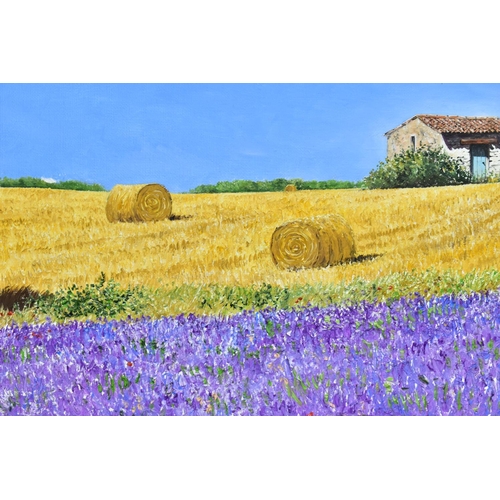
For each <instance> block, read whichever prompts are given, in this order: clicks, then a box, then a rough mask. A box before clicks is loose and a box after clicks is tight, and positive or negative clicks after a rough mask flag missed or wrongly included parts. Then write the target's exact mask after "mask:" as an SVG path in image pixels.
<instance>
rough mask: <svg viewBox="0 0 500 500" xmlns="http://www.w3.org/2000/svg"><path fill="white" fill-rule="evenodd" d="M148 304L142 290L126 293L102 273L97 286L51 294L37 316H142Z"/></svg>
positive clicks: (43, 299)
mask: <svg viewBox="0 0 500 500" xmlns="http://www.w3.org/2000/svg"><path fill="white" fill-rule="evenodd" d="M145 300H146V299H145V294H144V291H143V290H142V289H141V288H139V287H135V288H130V287H128V288H127V289H122V288H120V285H119V284H118V283H117V282H116V281H114V280H112V279H111V280H109V281H106V276H105V275H104V273H101V276H100V277H99V280H98V281H97V283H92V284H87V285H85V287H84V288H79V287H77V286H76V285H73V286H71V287H70V288H68V289H66V290H58V291H57V292H55V293H54V294H47V295H45V296H42V297H41V298H39V299H38V300H37V301H36V302H35V304H34V307H35V309H36V310H37V312H39V313H43V314H49V315H51V316H52V317H54V318H57V319H65V318H78V317H82V316H83V317H85V316H91V315H93V316H96V317H98V318H99V317H107V318H111V317H114V316H117V315H119V314H121V313H140V312H141V311H142V310H143V308H144V305H145Z"/></svg>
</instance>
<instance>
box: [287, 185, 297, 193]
mask: <svg viewBox="0 0 500 500" xmlns="http://www.w3.org/2000/svg"><path fill="white" fill-rule="evenodd" d="M285 191H287V192H288V191H297V186H296V185H295V184H287V185H286V186H285Z"/></svg>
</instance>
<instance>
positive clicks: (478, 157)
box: [470, 144, 488, 177]
mask: <svg viewBox="0 0 500 500" xmlns="http://www.w3.org/2000/svg"><path fill="white" fill-rule="evenodd" d="M470 159H471V167H472V175H473V176H474V177H485V176H486V173H487V171H488V150H487V149H486V146H480V145H478V144H472V145H471V147H470Z"/></svg>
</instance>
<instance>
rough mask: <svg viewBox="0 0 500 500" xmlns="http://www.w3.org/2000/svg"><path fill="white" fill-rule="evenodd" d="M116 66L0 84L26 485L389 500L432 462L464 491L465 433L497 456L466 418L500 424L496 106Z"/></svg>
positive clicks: (5, 372) (450, 87)
mask: <svg viewBox="0 0 500 500" xmlns="http://www.w3.org/2000/svg"><path fill="white" fill-rule="evenodd" d="M318 22H320V21H318ZM148 33H149V32H148ZM151 33H152V32H151ZM211 33H212V35H211V36H214V37H216V34H214V33H213V31H212V32H211ZM129 36H130V33H128V34H127V37H129ZM127 37H123V40H124V41H123V43H124V47H125V48H127V53H128V54H133V53H134V52H133V50H131V49H132V47H131V45H128V44H130V43H131V42H130V41H129V42H127V39H128V38H127ZM87 39H88V37H87ZM293 40H295V41H293ZM338 41H339V43H340V39H339V40H338ZM207 43H208V42H207ZM211 43H215V42H214V41H213V39H212V42H211ZM290 43H291V44H292V46H293V47H295V50H294V53H295V54H300V50H299V46H298V45H296V44H297V43H298V41H297V40H296V38H295V37H290ZM208 44H209V43H208ZM212 47H213V46H212ZM222 47H226V41H224V44H219V45H217V47H216V48H217V51H219V52H220V51H221V50H222ZM247 47H249V46H247ZM82 50H83V49H82ZM99 50H100V49H99ZM102 50H103V51H104V52H106V49H104V48H103V49H102ZM196 51H202V52H203V54H204V59H203V60H204V61H205V62H206V60H207V55H208V54H207V53H206V52H204V49H203V44H199V43H198V44H197V45H196ZM196 51H195V50H194V49H193V50H192V51H191V52H190V53H189V55H190V56H191V55H192V54H195V53H197V52H196ZM366 51H369V47H367V46H366V45H363V50H362V51H361V52H363V53H365V52H366ZM243 52H244V54H246V56H247V59H248V57H249V55H250V54H251V51H250V49H248V50H247V51H246V52H245V51H243ZM338 52H339V54H338V56H337V57H338V59H337V65H339V67H346V64H347V61H348V59H349V56H348V55H346V54H344V53H341V52H342V51H338ZM361 52H359V53H361ZM80 53H83V52H80ZM72 55H73V54H72ZM164 55H165V54H162V55H161V56H155V57H154V60H153V59H148V57H151V56H150V55H149V53H148V52H147V50H145V51H143V52H142V56H141V57H143V58H146V60H147V61H149V63H154V64H150V65H149V66H150V67H151V68H153V67H155V68H157V67H158V61H159V60H162V58H163V56H164ZM365 55H366V54H365ZM108 56H109V53H108ZM242 56H243V54H242V52H238V57H233V58H232V61H233V64H238V61H239V62H240V63H241V61H242ZM170 57H171V59H170V61H172V60H173V59H172V58H174V57H175V56H174V55H171V56H170ZM282 57H284V58H285V55H284V54H283V55H282ZM186 59H189V58H186ZM306 59H307V58H304V59H303V60H304V61H306ZM65 60H66V61H67V64H68V66H67V68H70V67H74V66H72V58H71V57H68V58H66V59H65ZM97 60H98V59H97ZM139 60H140V58H138V59H137V61H139ZM190 60H191V61H194V60H196V61H198V63H199V64H201V61H202V59H194V58H193V59H190ZM284 60H285V59H282V61H284ZM322 60H323V59H322ZM349 60H350V59H349ZM315 61H316V63H317V62H318V60H317V59H316V60H315ZM184 62H185V61H184ZM108 63H109V58H108V59H106V63H105V64H103V66H102V68H101V72H102V71H104V73H100V74H99V75H97V77H95V78H93V77H89V78H88V79H87V78H86V77H83V76H82V73H77V75H78V76H77V77H76V78H66V77H64V76H62V77H60V76H57V77H56V78H52V77H51V75H50V74H49V76H48V77H46V78H43V77H42V78H40V77H35V78H34V81H30V78H25V77H23V76H21V77H16V76H14V77H12V78H5V79H4V81H2V83H0V255H1V261H0V262H1V271H0V353H1V356H2V362H1V363H0V416H5V417H10V418H5V419H2V423H3V422H6V423H5V424H3V425H4V426H5V427H4V428H3V429H4V431H5V432H4V435H5V436H9V438H8V439H12V440H14V441H15V443H14V441H12V446H8V448H9V449H12V450H13V451H12V453H13V454H14V457H15V460H14V462H16V461H20V460H22V459H24V458H23V457H24V453H25V451H26V449H30V450H31V452H30V453H31V458H32V459H33V461H34V462H44V461H45V457H46V456H48V455H47V454H48V453H49V451H48V450H53V457H54V460H55V463H57V464H58V466H59V467H60V468H61V470H62V471H64V473H63V474H62V476H65V477H66V479H67V480H68V481H70V482H71V483H72V484H73V487H74V483H75V482H77V481H81V474H80V473H78V472H77V469H78V467H75V464H78V466H81V468H82V469H80V470H84V471H85V475H88V474H90V471H91V470H92V467H93V468H94V469H95V470H104V469H105V468H106V467H111V468H110V469H109V470H112V471H113V473H114V474H115V475H116V474H121V475H122V476H121V478H122V479H123V471H124V470H128V469H127V467H128V465H126V464H125V459H129V458H130V459H132V458H133V460H135V462H140V461H141V460H143V462H144V463H140V464H137V466H134V467H136V469H134V470H135V471H136V472H137V473H138V475H139V476H141V480H137V481H134V480H132V479H131V480H130V483H131V485H130V486H129V487H127V486H125V485H124V484H121V483H120V485H119V486H118V490H116V489H115V490H113V486H112V485H111V481H109V482H107V484H106V485H107V486H108V487H109V489H108V490H107V496H111V495H113V494H114V493H116V491H119V492H120V494H121V495H123V494H125V495H126V494H131V493H132V491H133V492H134V496H137V494H150V493H153V492H152V489H151V488H152V486H151V488H149V489H148V488H145V486H144V482H143V479H144V478H145V477H146V476H147V477H150V478H153V476H154V478H156V479H152V480H151V485H152V484H154V485H155V486H158V488H159V491H161V489H162V488H163V489H164V488H165V479H164V478H165V477H167V476H168V478H170V476H172V475H174V476H176V475H178V477H176V478H174V479H173V480H172V483H175V484H176V486H177V487H178V488H189V487H191V485H193V486H192V488H194V491H195V492H196V495H195V496H196V497H199V496H201V495H205V494H206V491H205V490H206V489H207V488H208V489H210V488H216V487H217V488H218V489H219V490H220V488H222V487H223V486H224V487H225V488H226V490H227V491H229V487H230V486H231V487H233V490H232V491H233V492H236V491H239V490H236V489H235V488H239V489H241V485H242V484H250V483H251V481H249V479H248V477H247V474H248V471H253V470H256V471H258V473H259V474H261V473H263V471H270V470H275V471H276V473H277V476H276V479H277V478H278V476H279V478H284V477H285V476H286V477H288V478H289V479H287V480H284V479H283V480H281V479H280V480H279V481H278V480H276V481H275V480H274V479H273V480H272V481H271V482H272V483H273V484H272V485H271V486H269V487H268V486H266V484H267V483H266V482H265V481H264V480H262V481H261V480H260V479H259V486H256V487H255V488H253V489H252V488H250V487H249V492H250V489H252V491H251V495H252V496H255V495H257V494H258V495H259V496H270V497H271V498H274V497H280V496H283V495H285V496H293V495H297V494H300V495H299V496H304V495H307V496H317V497H321V498H322V497H324V496H326V494H328V490H329V488H330V487H329V486H328V485H326V484H321V485H319V484H316V482H315V480H314V478H315V477H316V476H318V475H319V476H321V477H330V476H331V475H332V470H335V471H336V473H337V476H336V477H335V478H334V479H335V482H336V483H342V481H341V478H340V477H339V474H340V475H342V476H343V475H344V474H346V476H345V477H346V478H347V477H349V481H344V483H345V484H342V485H341V484H337V486H336V487H338V488H339V489H340V490H344V491H345V492H347V494H348V495H350V496H353V488H354V486H353V484H358V483H363V484H360V485H359V487H356V488H358V490H357V491H358V492H359V493H361V492H362V495H361V496H368V495H369V494H370V495H371V494H373V493H374V491H375V489H374V487H373V486H370V485H369V484H368V482H369V481H367V482H366V483H367V484H366V485H365V484H364V481H360V478H361V479H363V478H367V479H370V478H371V479H373V478H374V477H375V476H377V478H378V479H377V480H376V481H375V482H376V483H377V486H378V488H379V489H384V487H385V486H384V484H385V483H384V482H385V481H386V478H387V475H386V469H384V467H393V468H394V470H395V471H396V472H397V474H396V475H401V477H405V476H404V471H405V467H407V466H410V467H413V468H415V467H417V466H418V464H419V463H421V460H423V459H425V460H427V459H429V458H428V457H427V456H426V453H428V452H426V451H425V450H431V451H432V453H434V450H436V453H437V452H438V451H439V450H438V445H437V443H438V441H439V439H442V440H443V442H444V443H446V447H447V449H448V452H449V451H450V450H454V452H451V453H449V454H447V453H445V460H444V462H445V463H444V464H443V466H444V467H445V470H447V471H448V472H449V473H451V472H452V469H453V467H454V466H456V465H457V463H458V462H457V460H458V459H459V458H458V457H459V456H460V453H459V451H460V450H458V449H456V448H454V446H458V444H457V442H458V441H457V436H458V435H461V436H462V438H461V439H462V443H463V440H467V439H466V438H465V437H464V436H466V435H467V433H468V432H470V429H471V427H467V425H469V424H467V422H470V420H472V419H473V420H474V424H472V426H473V427H474V428H475V429H476V432H477V436H478V439H479V440H483V439H485V436H486V434H487V433H488V432H491V428H490V427H489V425H488V424H483V422H484V421H485V419H481V420H478V419H479V418H481V417H485V416H497V415H499V414H500V397H499V390H498V370H499V367H500V335H499V331H500V328H499V318H500V314H499V311H500V300H499V294H498V288H499V286H500V272H499V271H498V262H497V261H498V258H497V255H498V250H499V246H500V240H499V237H498V234H499V232H498V221H499V219H498V216H497V215H498V212H499V209H500V207H499V200H500V196H499V189H500V188H499V186H500V184H499V179H500V154H499V151H500V145H499V141H500V118H499V117H500V105H499V104H498V103H499V102H500V100H499V99H498V97H499V95H500V85H499V84H498V83H454V82H449V83H438V82H435V81H434V82H418V81H410V82H405V81H400V79H399V78H397V77H394V78H393V81H394V83H385V81H390V79H389V80H386V78H387V75H390V73H388V74H384V76H383V77H381V78H376V77H373V76H371V75H373V73H372V74H371V75H370V76H371V78H370V80H369V81H367V82H363V81H362V78H358V76H357V75H358V73H356V69H357V68H358V65H354V66H355V68H354V69H353V70H352V71H353V72H351V73H350V75H351V77H352V76H353V78H352V80H351V81H349V79H347V80H346V79H345V78H346V77H341V76H339V74H338V73H335V76H333V77H332V76H329V77H327V78H322V77H320V76H315V75H317V74H316V73H314V72H312V73H310V74H309V75H308V76H307V78H306V81H303V79H302V77H301V76H300V75H302V74H303V73H300V74H296V75H297V76H296V77H295V78H294V77H292V78H289V77H284V78H283V81H281V82H280V78H276V77H274V76H268V77H267V78H266V77H262V74H260V75H259V76H257V77H256V78H255V79H253V78H251V77H248V75H249V73H245V76H243V78H241V79H240V80H239V81H238V79H233V78H231V77H224V76H222V77H221V76H219V75H218V74H217V75H216V76H215V77H213V78H210V77H206V76H205V74H204V75H203V76H202V77H201V78H199V79H197V78H193V77H190V76H189V74H188V73H186V74H182V73H181V76H176V77H175V78H174V77H171V75H169V76H160V77H158V76H152V77H151V78H149V75H150V73H147V71H146V72H145V73H143V74H146V75H148V77H144V79H142V78H143V77H142V76H137V75H138V74H139V75H140V74H141V73H140V71H139V70H140V69H141V68H140V67H139V66H136V67H135V70H134V71H136V73H134V74H131V73H128V74H127V76H125V78H122V77H115V78H113V77H109V76H104V77H103V76H102V75H103V74H106V75H108V73H106V69H105V68H106V67H108ZM227 63H228V60H227V58H225V59H224V67H225V68H226V67H228V64H227ZM245 64H250V63H249V62H248V61H247V62H246V63H245ZM304 64H305V63H304ZM369 64H370V63H369V61H368V60H367V61H366V68H370V66H369ZM242 65H243V66H244V64H242ZM274 65H275V59H273V60H272V64H271V63H270V64H269V67H268V69H267V71H268V74H269V75H274V73H273V72H272V68H273V67H274ZM283 65H284V64H283ZM187 66H188V67H190V68H191V67H192V63H190V64H188V65H187ZM250 66H251V65H250ZM284 66H285V65H284ZM58 67H59V66H58ZM390 67H392V66H391V65H389V64H388V65H387V66H386V68H390ZM144 68H145V67H144V66H143V67H142V69H143V70H144ZM302 69H303V70H304V67H303V68H302ZM306 69H307V68H306ZM21 75H22V73H21ZM183 75H188V76H187V77H186V76H183ZM138 78H139V80H138V81H136V80H137V79H138ZM347 78H349V77H347ZM149 80H150V81H149ZM453 416H458V417H461V418H458V419H452V418H450V417H453ZM41 417H49V418H45V419H44V418H41ZM57 417H67V418H62V419H61V418H57ZM105 417H115V418H105ZM137 417H156V418H148V419H147V420H146V419H145V418H137ZM167 417H177V418H167ZM222 417H240V418H239V419H231V418H225V419H223V418H222ZM271 417H272V418H271ZM292 417H299V418H292ZM300 417H307V418H300ZM322 417H323V418H322ZM341 417H343V418H341ZM361 417H368V418H361ZM490 420H491V419H490ZM56 422H57V423H56ZM475 422H481V425H479V426H478V425H477V424H476V423H475ZM478 427H480V429H479V430H478V429H477V428H478ZM11 429H12V431H11ZM20 436H23V438H22V439H21V438H20ZM17 439H19V440H20V441H19V442H17V441H16V440H17ZM19 443H22V445H21V446H18V444H19ZM30 443H31V444H30ZM35 443H36V445H35ZM54 443H55V445H54ZM28 447H29V448H28ZM65 449H66V450H69V451H68V452H65V451H64V450H65ZM23 450H24V451H23ZM78 450H85V453H86V458H85V456H84V455H82V456H79V455H80V452H79V451H78ZM159 450H162V451H161V456H160V451H159ZM374 450H377V451H374ZM398 453H401V454H414V455H415V456H416V457H417V458H416V459H414V457H413V458H412V457H410V458H408V460H407V461H406V462H405V463H399V462H404V460H403V461H400V460H399V459H397V460H395V456H399V455H398ZM432 453H431V455H432ZM325 454H327V455H328V457H325ZM330 455H333V456H332V457H330ZM68 456H69V457H71V459H68V460H66V459H63V458H62V457H68ZM106 457H108V458H106ZM109 457H111V461H112V462H113V466H110V464H109V462H110V458H109ZM140 457H143V459H141V460H140V459H139V458H140ZM84 462H88V463H92V464H93V466H92V467H90V468H89V467H88V463H87V464H86V465H85V464H84ZM396 462H397V463H396ZM118 464H121V465H118ZM353 464H358V466H354V465H353ZM405 464H406V465H405ZM290 467H292V469H290ZM49 468H50V466H49V463H48V461H47V463H45V464H44V465H43V466H42V470H43V471H44V473H48V472H49ZM273 468H274V469H273ZM435 469H436V470H437V469H439V467H437V468H435ZM290 470H293V471H295V470H297V471H299V472H300V471H302V472H303V473H304V478H305V477H307V481H304V480H303V479H304V478H302V480H301V479H300V478H299V477H298V478H297V480H295V479H293V480H292V479H291V478H290V477H289V476H290ZM433 470H434V469H433ZM440 470H441V469H440ZM166 471H169V472H168V473H167V472H166ZM223 471H230V474H228V477H227V478H226V479H224V480H222V483H223V484H215V483H217V482H218V481H220V479H221V474H222V472H223ZM252 473H253V472H252ZM217 474H219V476H217ZM287 474H288V476H287ZM433 474H434V472H433ZM294 475H295V472H294ZM297 475H298V476H300V474H297ZM379 476H380V477H379ZM438 476H439V474H438V473H437V472H435V475H434V476H433V477H434V479H436V478H437V477H438ZM38 477H39V478H40V477H41V476H38ZM273 477H274V476H273ZM332 477H333V476H332ZM159 478H163V479H161V480H160V479H159ZM214 478H216V479H214ZM380 478H382V479H380ZM169 480H170V479H169ZM124 482H127V481H124ZM320 482H321V481H320ZM160 483H163V486H162V485H161V484H160ZM347 483H349V484H347ZM141 485H142V486H141ZM96 486H97V484H96ZM323 487H325V488H326V489H325V490H322V488H323ZM141 488H142V489H141ZM144 488H145V489H144ZM478 488H479V489H481V487H478ZM320 490H322V491H320ZM47 491H48V490H47ZM33 492H34V493H35V490H33ZM471 492H472V490H471ZM474 492H475V494H478V490H477V489H476V490H474ZM61 493H62V492H61ZM66 493H67V492H66ZM66 496H67V495H66ZM243 496H245V495H243Z"/></svg>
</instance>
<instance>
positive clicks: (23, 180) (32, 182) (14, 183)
mask: <svg viewBox="0 0 500 500" xmlns="http://www.w3.org/2000/svg"><path fill="white" fill-rule="evenodd" d="M0 187H10V188H23V187H24V188H48V189H70V190H74V191H106V190H105V189H104V187H102V186H101V185H100V184H87V183H85V182H81V181H62V182H46V181H44V180H42V179H37V178H36V177H20V178H19V179H10V178H8V177H4V178H3V179H0Z"/></svg>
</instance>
